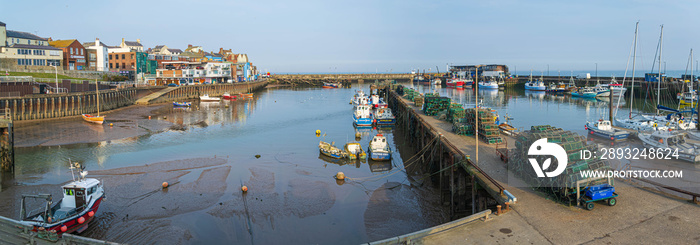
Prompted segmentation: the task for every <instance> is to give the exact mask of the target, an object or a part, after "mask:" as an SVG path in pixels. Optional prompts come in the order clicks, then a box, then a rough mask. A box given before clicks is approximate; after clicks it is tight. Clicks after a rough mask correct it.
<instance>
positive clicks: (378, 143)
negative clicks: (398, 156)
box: [367, 134, 391, 161]
mask: <svg viewBox="0 0 700 245" xmlns="http://www.w3.org/2000/svg"><path fill="white" fill-rule="evenodd" d="M367 153H368V154H369V158H370V159H372V160H375V161H389V160H391V148H390V147H389V143H388V142H387V141H386V137H384V135H382V134H377V135H375V136H374V138H372V140H371V141H370V142H369V147H368V148H367Z"/></svg>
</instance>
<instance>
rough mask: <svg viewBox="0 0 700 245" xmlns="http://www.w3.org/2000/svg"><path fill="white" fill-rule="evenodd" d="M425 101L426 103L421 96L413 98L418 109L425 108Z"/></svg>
mask: <svg viewBox="0 0 700 245" xmlns="http://www.w3.org/2000/svg"><path fill="white" fill-rule="evenodd" d="M423 101H424V99H423V96H420V95H418V96H416V97H415V98H413V103H414V104H416V106H418V107H421V106H423Z"/></svg>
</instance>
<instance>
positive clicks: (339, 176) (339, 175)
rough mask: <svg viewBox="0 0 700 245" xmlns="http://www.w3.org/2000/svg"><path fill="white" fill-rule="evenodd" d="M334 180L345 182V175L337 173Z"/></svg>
mask: <svg viewBox="0 0 700 245" xmlns="http://www.w3.org/2000/svg"><path fill="white" fill-rule="evenodd" d="M335 178H336V179H339V180H345V174H344V173H343V172H338V173H337V174H335Z"/></svg>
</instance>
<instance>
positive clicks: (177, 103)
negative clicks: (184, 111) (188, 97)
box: [173, 101, 192, 107]
mask: <svg viewBox="0 0 700 245" xmlns="http://www.w3.org/2000/svg"><path fill="white" fill-rule="evenodd" d="M173 106H176V107H190V106H192V103H190V102H184V101H182V102H178V101H174V102H173Z"/></svg>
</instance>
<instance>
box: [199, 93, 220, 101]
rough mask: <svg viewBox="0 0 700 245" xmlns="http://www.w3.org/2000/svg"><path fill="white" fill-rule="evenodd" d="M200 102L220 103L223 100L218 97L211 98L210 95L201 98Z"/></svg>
mask: <svg viewBox="0 0 700 245" xmlns="http://www.w3.org/2000/svg"><path fill="white" fill-rule="evenodd" d="M199 101H201V102H218V101H221V98H218V97H209V95H208V94H205V95H202V96H199Z"/></svg>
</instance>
